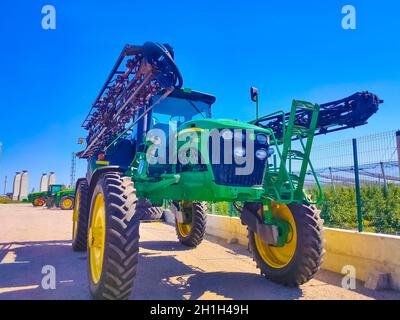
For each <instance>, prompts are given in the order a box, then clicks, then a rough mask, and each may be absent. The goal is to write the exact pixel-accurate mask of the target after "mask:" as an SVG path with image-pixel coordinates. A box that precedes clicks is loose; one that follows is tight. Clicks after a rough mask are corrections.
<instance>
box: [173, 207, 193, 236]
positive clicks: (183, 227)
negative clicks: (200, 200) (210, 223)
mask: <svg viewBox="0 0 400 320" xmlns="http://www.w3.org/2000/svg"><path fill="white" fill-rule="evenodd" d="M180 207H181V210H190V211H191V210H192V208H193V203H192V202H191V201H186V200H183V201H181V203H180ZM176 224H177V227H178V231H179V234H180V235H181V236H182V237H187V236H188V235H189V233H190V230H191V229H192V226H191V224H190V223H180V222H177V223H176Z"/></svg>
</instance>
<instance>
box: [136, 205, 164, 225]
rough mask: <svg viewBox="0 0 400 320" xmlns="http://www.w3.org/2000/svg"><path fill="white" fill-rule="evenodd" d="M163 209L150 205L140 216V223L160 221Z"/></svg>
mask: <svg viewBox="0 0 400 320" xmlns="http://www.w3.org/2000/svg"><path fill="white" fill-rule="evenodd" d="M163 213H164V208H163V207H154V206H152V205H151V204H150V203H149V204H148V207H147V209H146V212H145V213H144V215H143V216H142V218H141V219H140V220H142V221H157V220H161V219H162V217H163Z"/></svg>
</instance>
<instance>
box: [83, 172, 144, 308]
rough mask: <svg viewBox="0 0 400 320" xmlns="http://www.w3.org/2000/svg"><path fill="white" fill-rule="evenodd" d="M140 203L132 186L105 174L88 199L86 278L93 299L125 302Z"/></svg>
mask: <svg viewBox="0 0 400 320" xmlns="http://www.w3.org/2000/svg"><path fill="white" fill-rule="evenodd" d="M140 210H141V207H140V202H138V201H137V198H136V192H135V189H134V187H133V183H132V181H131V179H130V178H128V177H121V175H120V174H119V173H105V174H103V175H101V176H100V177H99V179H98V181H97V184H96V186H95V188H94V191H93V193H92V196H91V205H90V215H89V234H88V259H87V263H88V268H87V270H88V276H89V288H90V292H91V294H92V296H93V298H95V299H102V300H103V299H107V300H113V299H127V298H128V297H129V295H130V293H131V291H132V287H133V282H134V279H135V276H136V267H137V262H138V255H139V223H140V213H138V212H140Z"/></svg>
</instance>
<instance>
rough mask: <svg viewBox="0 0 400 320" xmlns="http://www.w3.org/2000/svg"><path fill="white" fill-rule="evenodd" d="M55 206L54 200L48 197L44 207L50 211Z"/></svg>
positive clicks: (52, 197)
mask: <svg viewBox="0 0 400 320" xmlns="http://www.w3.org/2000/svg"><path fill="white" fill-rule="evenodd" d="M54 206H55V198H54V196H49V197H47V199H46V207H47V209H52V208H53V207H54Z"/></svg>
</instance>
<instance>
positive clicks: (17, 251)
mask: <svg viewBox="0 0 400 320" xmlns="http://www.w3.org/2000/svg"><path fill="white" fill-rule="evenodd" d="M141 247H142V248H143V249H146V250H145V251H146V252H142V253H141V254H140V257H139V265H138V274H137V279H136V282H135V287H134V291H133V293H132V296H131V298H132V299H146V300H147V299H148V300H157V299H163V300H169V299H170V300H183V299H220V298H225V299H248V300H250V299H251V300H253V299H256V300H275V299H289V300H291V299H298V298H301V297H303V296H304V294H305V289H304V287H302V288H286V287H282V286H280V285H277V284H275V283H273V282H270V281H268V280H266V279H264V278H263V277H261V276H260V275H258V274H256V273H246V272H220V271H219V272H212V271H211V272H210V271H207V272H205V271H204V270H201V269H199V268H197V267H196V266H192V265H188V264H185V263H183V262H182V261H181V259H182V257H181V256H179V255H180V254H181V253H184V254H186V255H187V254H188V252H186V250H188V249H187V248H185V247H184V246H182V245H180V244H179V243H176V242H173V241H157V242H155V241H143V242H141ZM235 247H236V246H229V250H231V251H235ZM237 248H238V250H239V251H240V252H242V250H243V248H242V247H240V246H237ZM172 250H174V251H175V252H176V254H174V253H173V252H172ZM0 258H1V259H0V299H22V300H26V299H90V295H89V292H88V288H87V274H86V253H76V252H73V251H72V248H71V242H70V241H45V242H18V243H3V244H0ZM226 261H227V263H234V259H227V260H226ZM45 265H51V266H54V267H55V269H56V289H55V290H44V289H43V288H42V287H41V282H42V279H43V277H44V275H43V274H42V268H43V266H45ZM316 279H317V280H319V281H315V283H316V284H315V285H314V284H313V285H312V286H322V288H321V289H320V290H324V288H323V286H324V285H327V283H328V284H330V285H332V286H336V287H340V281H341V277H340V275H336V274H333V273H330V272H326V271H322V272H320V273H319V274H318V275H317V277H316ZM358 288H361V289H359V290H357V292H359V293H362V294H364V295H366V296H369V297H372V298H378V299H385V298H393V293H391V295H390V294H389V293H387V294H388V295H386V293H385V292H377V291H370V290H366V289H364V288H362V285H361V284H360V285H359V286H358ZM306 290H307V289H306ZM306 297H307V294H306ZM333 298H334V297H333ZM395 298H396V297H395Z"/></svg>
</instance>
